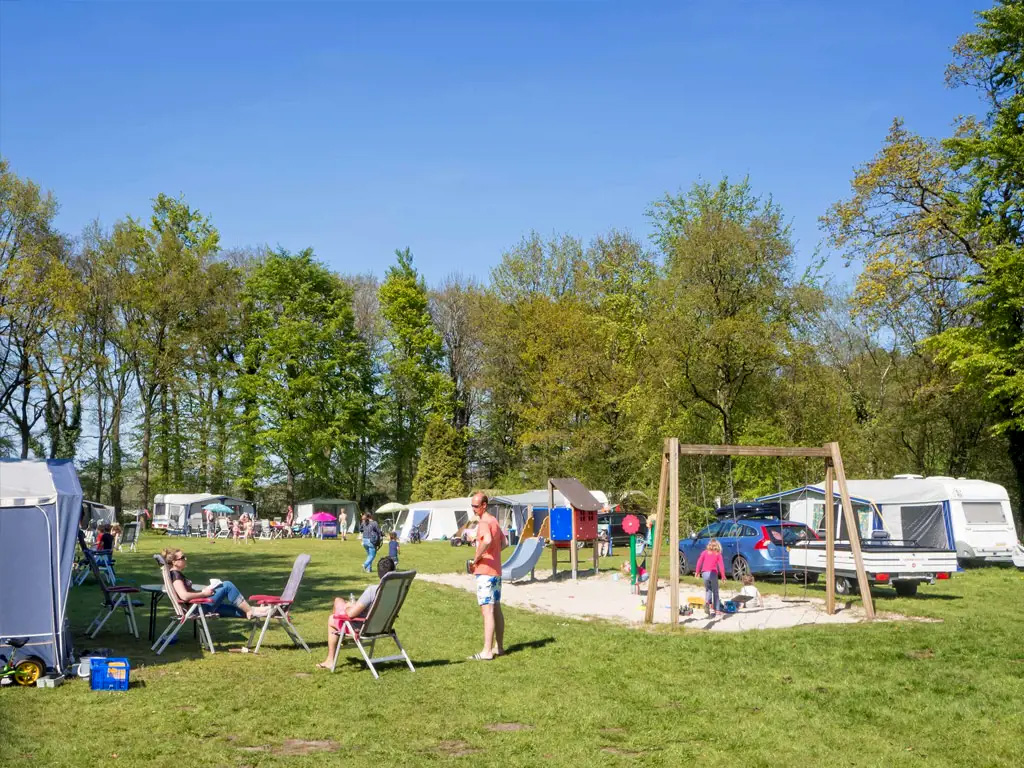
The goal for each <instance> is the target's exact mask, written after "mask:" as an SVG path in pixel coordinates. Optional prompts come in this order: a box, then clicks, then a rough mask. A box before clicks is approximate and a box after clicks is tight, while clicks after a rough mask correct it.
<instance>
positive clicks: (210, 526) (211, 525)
mask: <svg viewBox="0 0 1024 768" xmlns="http://www.w3.org/2000/svg"><path fill="white" fill-rule="evenodd" d="M203 511H204V512H205V513H206V540H207V541H209V542H210V543H211V544H212V543H213V542H214V541H215V540H216V538H217V516H216V515H215V514H214V512H213V510H212V509H204V510H203Z"/></svg>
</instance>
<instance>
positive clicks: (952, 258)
mask: <svg viewBox="0 0 1024 768" xmlns="http://www.w3.org/2000/svg"><path fill="white" fill-rule="evenodd" d="M979 16H980V19H981V21H980V23H979V26H978V29H977V31H976V32H973V33H970V34H967V35H964V36H963V37H962V38H961V39H960V41H959V42H958V43H957V45H956V47H955V48H954V62H953V64H952V65H951V66H950V68H949V70H948V71H947V80H948V82H949V83H950V84H951V85H954V86H967V87H972V88H976V89H977V90H978V91H979V93H980V94H981V96H982V100H983V103H984V104H985V109H986V112H985V115H984V117H983V118H982V119H976V118H965V119H963V120H961V121H960V123H959V125H958V126H957V129H956V132H955V134H954V135H953V136H952V137H950V138H948V139H946V140H944V141H941V142H935V141H928V140H925V139H922V138H920V137H918V136H916V135H914V134H913V133H911V132H909V131H908V130H906V128H905V127H904V126H903V123H902V122H901V121H899V120H897V121H895V122H894V123H893V127H892V129H891V130H890V132H889V135H888V136H887V137H886V140H885V142H884V144H883V147H882V150H881V151H880V152H879V154H878V155H877V156H876V157H875V158H874V159H873V160H872V161H870V162H869V163H868V164H866V165H865V166H864V167H862V168H860V169H858V170H857V172H856V175H855V176H854V179H853V184H852V186H853V195H852V196H851V198H850V199H849V200H846V201H842V202H840V203H837V204H836V205H835V206H833V208H832V210H831V211H830V213H829V215H828V216H827V217H826V219H825V223H826V226H828V227H829V229H830V231H831V233H832V238H833V242H834V243H835V244H836V245H837V246H838V247H840V248H843V249H845V250H846V251H847V252H848V253H849V254H851V255H852V256H854V257H857V258H860V259H861V260H862V261H863V263H864V273H863V275H862V278H861V280H860V283H859V290H858V294H859V299H860V301H861V302H862V304H864V305H866V306H871V307H877V306H882V307H885V306H889V307H897V308H898V310H897V311H898V314H899V315H900V322H901V323H905V319H904V318H905V317H906V316H908V315H906V314H905V313H904V312H903V309H902V302H901V301H900V298H901V294H904V295H905V294H906V293H907V291H909V292H910V294H911V295H914V294H916V295H918V296H922V297H927V298H928V299H929V302H930V304H931V305H932V306H933V307H935V308H937V309H938V310H939V311H940V312H941V313H942V315H940V319H941V322H940V323H932V324H931V326H930V327H929V328H928V330H929V332H930V335H928V336H927V337H926V338H924V339H922V340H920V346H921V347H923V351H924V352H926V353H928V354H931V355H934V357H935V359H936V361H937V362H938V363H941V364H943V365H945V366H948V370H949V371H950V372H952V373H953V374H955V375H956V376H958V377H959V381H955V382H954V383H955V384H956V386H958V387H960V388H961V389H962V390H964V393H965V397H966V398H967V399H970V398H971V396H972V395H971V393H978V394H980V395H981V396H982V397H983V398H984V399H985V401H986V402H987V404H988V406H989V407H990V408H991V414H992V417H993V421H994V424H993V428H994V429H995V430H996V431H997V432H999V433H1002V434H1003V435H1005V438H1006V441H1007V442H1006V444H1007V448H1008V453H1009V458H1010V460H1011V461H1012V462H1013V465H1014V468H1015V474H1016V479H1017V486H1018V488H1017V491H1018V496H1019V497H1022V498H1024V348H1022V347H1021V344H1020V340H1021V338H1022V337H1024V117H1022V115H1024V35H1022V33H1021V29H1022V28H1024V3H1021V2H1019V0H1007V1H1005V2H999V3H997V4H996V6H995V7H993V8H991V9H990V10H987V11H983V12H981V13H980V14H979ZM909 316H910V317H912V316H913V313H911V314H910V315H909Z"/></svg>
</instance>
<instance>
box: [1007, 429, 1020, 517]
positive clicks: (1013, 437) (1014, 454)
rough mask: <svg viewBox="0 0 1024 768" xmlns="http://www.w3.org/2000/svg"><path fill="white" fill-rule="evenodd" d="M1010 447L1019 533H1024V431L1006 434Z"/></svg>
mask: <svg viewBox="0 0 1024 768" xmlns="http://www.w3.org/2000/svg"><path fill="white" fill-rule="evenodd" d="M1006 438H1007V441H1008V442H1009V445H1010V462H1011V463H1012V464H1013V470H1014V472H1015V473H1016V475H1017V489H1016V490H1017V531H1018V532H1020V531H1024V429H1010V430H1008V431H1007V432H1006Z"/></svg>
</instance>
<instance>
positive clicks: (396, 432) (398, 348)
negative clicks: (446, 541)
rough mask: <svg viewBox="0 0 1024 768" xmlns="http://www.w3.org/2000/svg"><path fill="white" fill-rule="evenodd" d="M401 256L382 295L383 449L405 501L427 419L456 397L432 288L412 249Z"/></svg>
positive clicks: (398, 493) (398, 253) (442, 412)
mask: <svg viewBox="0 0 1024 768" xmlns="http://www.w3.org/2000/svg"><path fill="white" fill-rule="evenodd" d="M395 255H396V256H397V263H396V264H395V265H393V266H391V267H389V268H388V271H387V274H386V275H385V277H384V282H383V283H381V286H380V292H379V294H378V295H379V297H380V311H381V316H382V317H383V319H384V323H385V338H386V351H385V353H384V371H385V373H384V400H383V403H382V407H383V431H384V435H383V445H382V448H383V451H384V453H385V456H386V458H387V459H388V461H389V463H390V464H391V466H392V468H393V470H394V477H395V494H396V496H397V498H398V500H399V501H402V502H405V501H408V500H409V494H410V492H411V490H412V478H413V475H414V473H415V471H416V457H417V455H418V453H419V449H420V444H421V443H422V441H423V435H424V432H425V430H426V425H427V421H428V420H429V418H430V417H431V416H432V415H446V414H447V410H448V408H449V405H450V403H451V395H450V383H449V381H448V379H447V377H446V376H445V375H444V372H443V370H442V368H441V361H442V346H441V336H440V335H439V334H438V332H437V329H436V328H435V327H434V325H433V321H432V319H431V317H430V311H429V301H428V296H427V288H426V285H425V284H424V282H423V278H422V277H420V275H419V273H417V271H416V269H415V267H413V263H412V253H411V252H410V251H409V249H408V248H406V249H405V250H402V251H396V252H395Z"/></svg>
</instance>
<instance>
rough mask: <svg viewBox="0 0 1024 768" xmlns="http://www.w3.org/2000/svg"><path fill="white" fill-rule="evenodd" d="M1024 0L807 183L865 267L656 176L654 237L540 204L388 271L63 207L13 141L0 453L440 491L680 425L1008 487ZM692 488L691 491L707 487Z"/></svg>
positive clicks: (724, 484)
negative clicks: (845, 176) (590, 231)
mask: <svg viewBox="0 0 1024 768" xmlns="http://www.w3.org/2000/svg"><path fill="white" fill-rule="evenodd" d="M1022 29H1024V3H1022V2H1020V1H1019V0H1006V1H1004V2H1000V3H998V4H997V5H996V6H995V7H993V8H992V9H990V10H988V11H985V12H983V13H981V14H980V18H979V24H978V26H977V28H976V29H975V30H974V31H972V32H971V33H969V34H967V35H964V36H963V37H962V38H961V39H960V41H959V42H958V43H957V46H956V47H955V48H954V59H953V63H952V64H951V65H950V67H949V69H948V71H947V79H948V80H949V82H950V84H951V85H955V86H962V87H969V88H974V89H976V90H977V91H978V92H979V95H980V96H981V102H980V103H981V104H982V113H981V114H980V115H979V116H977V117H970V118H962V119H960V120H959V121H958V122H957V124H956V126H955V129H954V131H953V133H952V135H950V136H949V137H948V138H944V139H928V138H924V137H921V136H918V135H915V134H914V133H912V132H911V131H910V130H909V129H908V128H907V127H906V126H905V125H904V124H903V123H902V122H901V121H899V120H896V121H894V123H893V126H892V128H891V130H890V132H889V134H888V136H887V137H886V138H885V140H884V142H883V144H882V147H881V149H880V150H879V152H878V154H877V155H876V156H875V157H874V158H871V159H870V160H868V161H867V162H866V163H865V164H864V165H863V166H862V167H860V168H858V169H857V170H856V171H855V174H854V176H853V179H852V182H851V192H850V195H849V196H848V197H847V198H845V199H843V200H840V201H837V202H836V203H835V204H834V205H832V206H831V207H830V208H829V209H828V210H827V211H824V212H823V217H822V227H823V230H824V232H825V235H826V237H827V238H828V240H829V243H830V245H831V246H832V247H833V248H834V249H836V250H837V251H839V252H840V253H843V254H845V255H846V257H847V258H848V259H849V260H850V262H851V263H853V264H856V265H857V267H858V268H859V274H858V275H857V279H856V283H855V285H854V286H853V287H852V288H850V289H846V288H844V287H842V286H837V285H834V284H832V282H831V281H830V280H829V279H828V277H827V275H824V274H823V267H822V265H821V264H812V265H811V266H810V267H807V268H804V269H803V270H798V269H797V267H796V263H795V257H794V245H793V241H792V237H791V234H790V230H789V226H788V224H787V219H786V216H785V212H784V211H783V210H782V209H781V208H780V206H778V205H777V204H776V203H775V202H774V201H773V200H772V198H771V197H770V196H768V195H763V194H758V193H757V192H756V191H755V190H754V188H753V187H752V186H751V184H750V183H749V182H748V181H747V180H742V181H739V182H735V181H730V180H729V179H722V180H720V181H717V182H704V181H700V182H697V183H695V184H693V185H692V186H691V187H690V188H689V189H686V190H685V191H682V192H679V193H677V194H670V195H667V196H665V197H664V198H662V199H659V200H656V201H655V202H653V203H652V204H651V205H650V207H649V209H648V211H647V215H648V218H649V221H650V224H651V230H652V232H653V235H652V237H651V238H650V239H649V240H647V241H643V240H640V239H638V238H636V237H635V236H633V235H631V234H630V233H628V232H622V231H617V230H614V229H610V230H609V231H607V232H606V233H604V234H602V235H600V236H598V237H595V238H594V239H593V240H591V241H589V242H585V241H583V240H581V239H580V238H577V237H573V236H570V235H553V236H550V237H544V236H541V235H540V234H537V233H531V234H530V235H528V236H526V237H524V238H523V239H522V240H521V241H520V242H519V243H517V244H515V245H513V246H512V247H510V248H509V249H508V250H507V251H506V252H505V253H504V254H502V256H501V259H500V261H499V263H498V264H497V266H496V267H494V269H493V270H492V271H491V273H490V276H489V280H488V281H487V282H480V281H477V280H475V279H472V278H467V277H464V276H460V275H458V274H454V275H451V276H449V277H448V278H446V279H445V280H444V281H442V282H441V283H440V284H438V285H434V286H427V285H426V283H425V280H424V278H423V276H422V275H421V274H420V273H419V271H418V270H417V268H416V266H415V263H414V259H413V254H412V253H411V251H410V250H409V249H404V250H400V251H397V252H396V254H395V259H394V262H393V263H392V264H391V266H390V267H389V268H388V270H387V272H386V274H385V275H384V277H383V279H378V278H376V277H375V276H373V275H371V274H337V273H335V272H333V271H331V270H330V269H329V268H328V267H327V266H325V265H324V264H323V263H322V262H320V261H319V260H318V259H317V257H316V255H315V254H314V253H313V252H312V251H311V250H309V249H306V250H300V251H294V252H292V251H288V250H284V249H280V248H279V249H269V248H251V249H228V248H224V247H223V246H222V244H221V242H220V237H219V234H218V232H217V229H216V227H215V225H214V223H213V222H212V221H211V219H210V218H209V217H208V216H206V215H204V214H203V213H202V212H200V211H197V210H196V209H194V208H192V207H191V206H190V205H189V204H188V203H187V201H186V200H185V199H184V198H183V197H179V198H173V197H169V196H167V195H164V194H158V195H157V196H156V198H155V199H154V200H153V201H152V212H151V215H150V216H149V218H148V219H147V220H142V219H136V218H133V217H130V216H128V217H125V218H123V219H121V220H119V221H116V222H113V223H112V224H110V225H104V224H102V223H100V222H96V223H94V224H92V225H90V226H88V227H87V228H86V229H85V230H84V231H83V232H81V233H77V234H76V235H71V234H68V233H63V232H60V231H58V229H57V228H56V226H55V224H54V221H55V217H56V213H57V201H56V199H55V197H54V196H53V195H52V194H51V193H49V192H45V191H44V190H43V189H42V188H41V187H40V186H39V185H38V184H36V183H35V182H33V181H31V180H28V179H24V178H21V177H19V176H18V175H17V174H16V173H15V172H14V171H13V170H12V169H11V167H10V164H9V161H8V160H6V159H4V160H0V453H2V454H5V455H11V456H20V457H23V458H27V457H32V456H37V457H60V458H72V459H75V460H76V463H77V464H78V466H79V468H80V474H81V477H82V479H83V486H84V488H85V491H86V494H87V496H89V497H90V498H93V499H96V500H99V501H103V502H106V503H110V504H112V505H114V506H115V507H117V508H118V509H119V510H120V509H121V508H123V507H142V506H148V505H149V504H151V503H152V499H153V496H154V494H156V493H160V492H175V491H179V492H188V491H205V490H211V491H215V492H233V493H237V494H240V495H243V496H246V497H249V498H254V499H256V500H257V501H259V502H261V503H263V504H264V505H265V506H266V505H269V507H270V508H271V509H274V510H277V509H283V506H284V505H285V504H286V503H291V502H294V501H295V499H296V498H303V497H308V496H323V495H327V496H338V495H342V496H345V497H349V498H353V499H356V500H357V501H359V502H360V503H361V504H362V505H364V506H365V507H372V506H375V505H376V504H378V503H380V502H383V501H384V500H388V499H397V500H399V501H408V500H410V499H424V498H439V497H448V496H455V495H460V494H465V493H466V492H467V491H468V490H469V488H470V487H483V488H493V489H500V490H503V491H507V492H513V491H518V490H523V489H526V488H531V487H543V485H544V483H545V481H546V478H547V477H549V476H560V475H573V476H577V477H579V478H581V479H582V480H583V481H584V482H585V483H587V484H588V485H590V486H592V487H600V488H603V489H605V490H607V491H609V492H610V493H611V494H613V495H614V494H620V495H621V494H627V493H628V492H633V493H631V494H628V498H630V499H633V500H638V501H637V503H639V504H640V505H641V506H643V505H644V504H645V503H649V501H650V497H651V495H652V486H653V485H655V484H656V482H657V477H658V461H659V460H660V459H659V455H660V454H659V451H660V444H661V441H662V439H663V438H664V437H666V436H677V437H680V438H681V439H682V440H684V441H686V442H702V443H718V442H727V443H740V444H762V443H763V444H802V445H811V444H820V443H822V442H825V441H828V440H838V441H839V442H840V443H841V445H842V447H843V452H844V457H845V460H846V465H847V472H848V474H849V475H850V476H861V477H887V476H890V475H892V474H893V473H896V472H916V473H919V474H924V475H930V474H941V475H952V476H973V477H982V478H986V479H991V480H994V481H996V482H1000V483H1003V484H1005V485H1007V486H1008V487H1009V488H1010V490H1011V493H1012V494H1013V495H1014V497H1015V499H1016V500H1017V501H1018V504H1017V508H1018V510H1019V500H1020V498H1021V495H1022V491H1024V117H1022V116H1024V87H1022V86H1024V35H1022V34H1021V30H1022ZM820 479H821V478H820V468H818V467H808V466H806V465H803V464H801V463H800V462H795V461H787V460H782V461H779V462H768V461H767V460H764V459H749V460H736V461H735V462H734V463H733V462H729V461H727V460H722V461H716V460H710V459H709V460H706V461H701V462H697V463H695V464H692V465H690V464H687V466H685V467H683V484H684V491H685V493H686V494H688V498H690V499H692V500H693V503H694V504H698V505H700V506H706V505H707V504H709V503H710V501H709V500H710V499H713V498H714V497H716V496H719V497H723V496H724V497H726V498H731V497H733V496H736V497H742V496H749V495H751V494H755V493H762V492H766V491H772V490H777V489H779V488H783V487H789V486H791V485H795V484H802V483H804V482H805V481H806V482H816V481H818V480H820ZM698 500H699V501H698Z"/></svg>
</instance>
